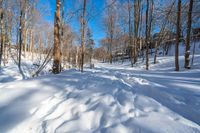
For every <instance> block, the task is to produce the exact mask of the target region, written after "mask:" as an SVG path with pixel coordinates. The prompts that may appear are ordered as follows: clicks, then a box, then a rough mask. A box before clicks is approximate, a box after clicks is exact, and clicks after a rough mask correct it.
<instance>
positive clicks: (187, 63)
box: [185, 0, 193, 69]
mask: <svg viewBox="0 0 200 133" xmlns="http://www.w3.org/2000/svg"><path fill="white" fill-rule="evenodd" d="M192 8H193V0H190V5H189V11H188V22H187V36H186V43H185V68H186V69H189V68H190V32H191V25H192Z"/></svg>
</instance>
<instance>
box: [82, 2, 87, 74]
mask: <svg viewBox="0 0 200 133" xmlns="http://www.w3.org/2000/svg"><path fill="white" fill-rule="evenodd" d="M85 15H86V0H84V5H83V16H82V23H81V26H82V27H81V72H83V65H84V54H85V53H84V52H85V44H84V43H85V23H86V22H85Z"/></svg>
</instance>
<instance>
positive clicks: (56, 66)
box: [53, 0, 61, 74]
mask: <svg viewBox="0 0 200 133" xmlns="http://www.w3.org/2000/svg"><path fill="white" fill-rule="evenodd" d="M60 4H61V3H60V0H56V12H55V17H54V49H53V59H54V60H53V73H54V74H58V73H60V72H61V49H60V41H61V40H60V39H61V38H60Z"/></svg>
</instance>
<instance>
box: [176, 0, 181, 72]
mask: <svg viewBox="0 0 200 133" xmlns="http://www.w3.org/2000/svg"><path fill="white" fill-rule="evenodd" d="M180 18H181V0H178V12H177V25H176V26H177V29H176V48H175V67H176V68H175V71H179V41H180V32H181V29H180Z"/></svg>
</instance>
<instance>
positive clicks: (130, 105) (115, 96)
mask: <svg viewBox="0 0 200 133" xmlns="http://www.w3.org/2000/svg"><path fill="white" fill-rule="evenodd" d="M158 65H159V64H158ZM156 67H157V66H155V68H156ZM152 69H153V68H152ZM188 73H189V75H188ZM199 75H200V72H199V70H198V69H197V70H194V71H189V72H187V71H182V72H179V73H175V72H173V71H162V70H158V71H155V70H151V71H148V72H147V71H145V70H142V69H141V68H120V67H116V66H115V67H113V66H111V65H108V64H97V67H96V68H95V69H93V70H90V69H86V71H85V72H84V73H83V74H81V73H80V72H78V71H76V70H69V71H66V72H63V73H61V74H59V75H48V76H41V77H38V78H35V79H28V80H22V81H16V82H10V83H5V84H0V130H1V132H2V133H4V132H13V133H16V132H17V133H18V132H19V133H27V132H29V133H62V132H87V133H88V132H103V133H107V132H115V133H118V132H119V133H132V132H134V133H137V132H138V133H141V132H142V133H143V132H144V133H168V132H170V133H179V132H181V133H200V126H199V119H200V118H199V117H200V98H199V97H200V89H199V86H200V77H199Z"/></svg>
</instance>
